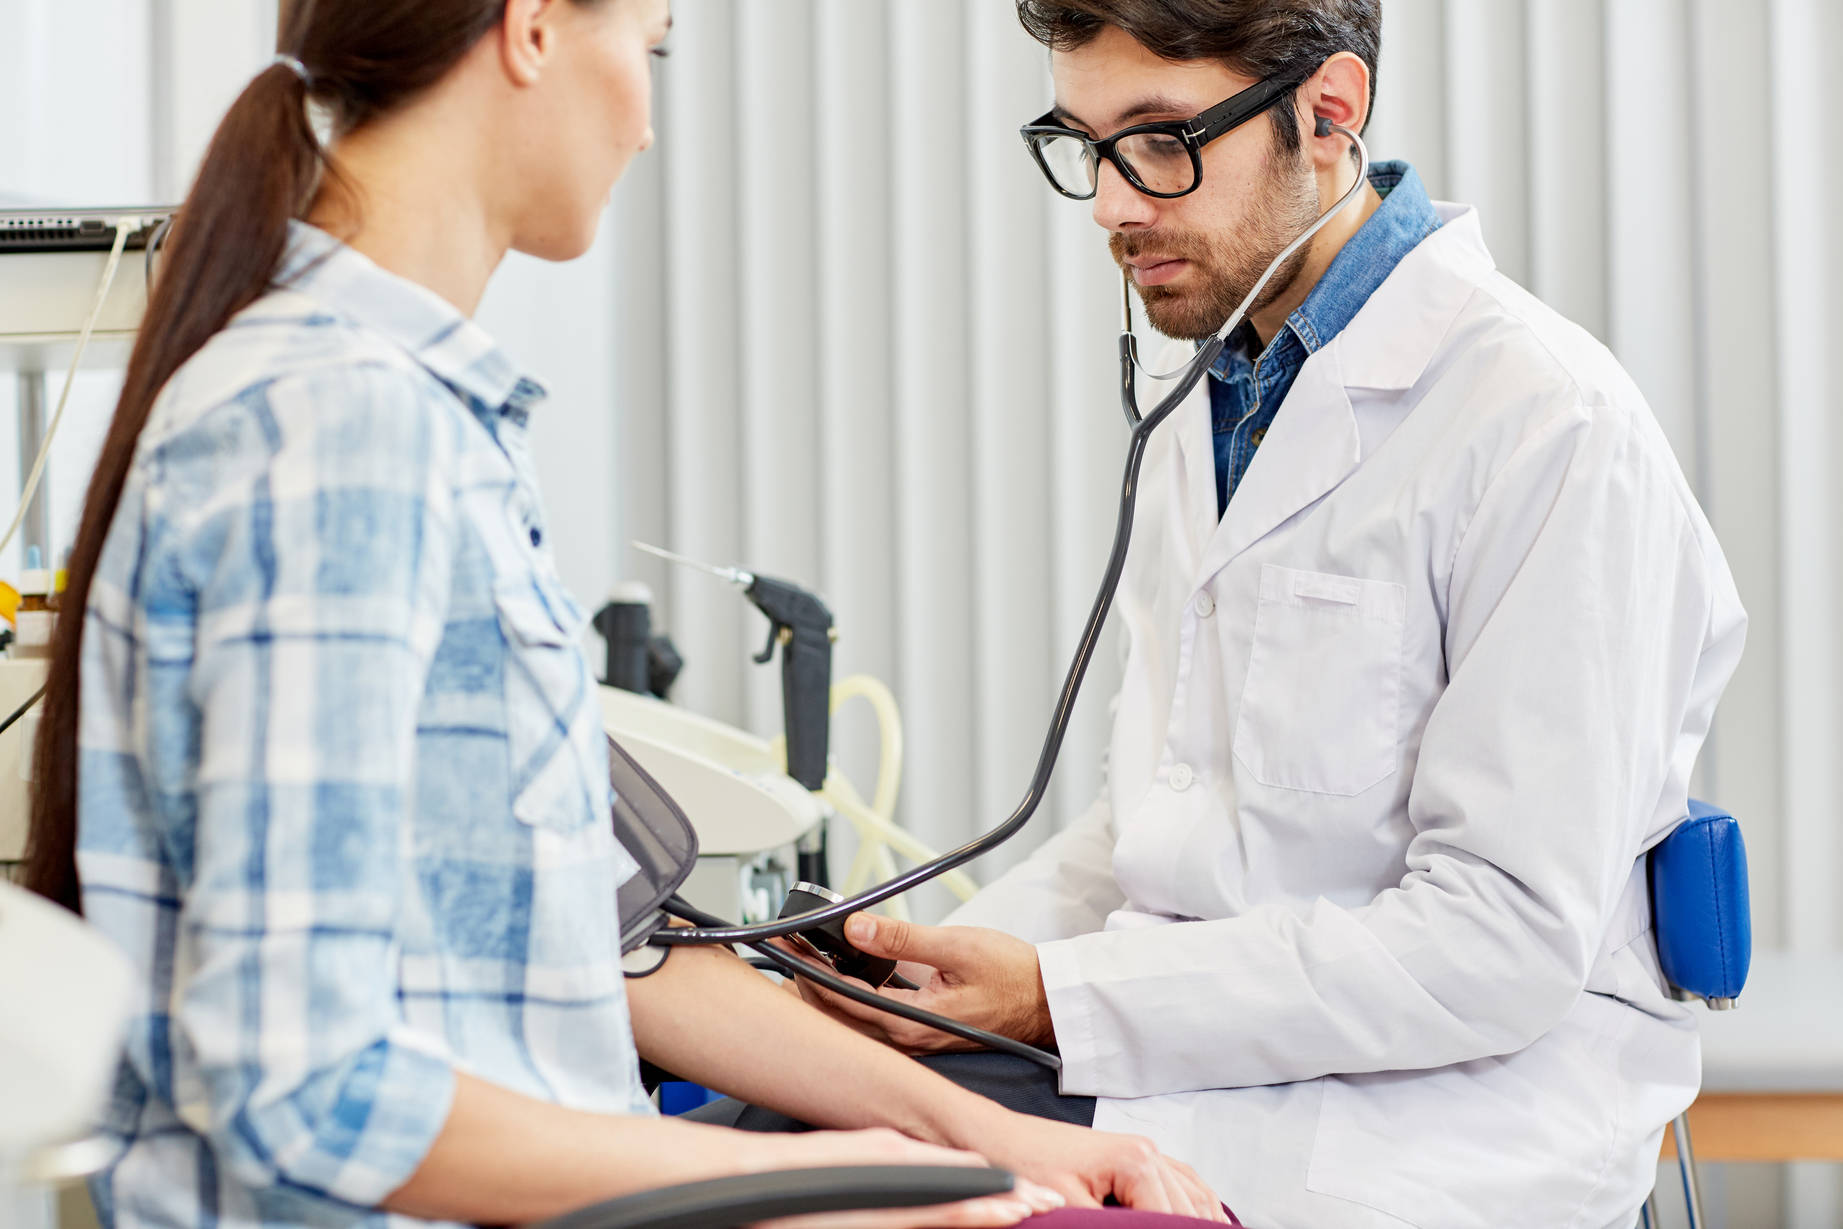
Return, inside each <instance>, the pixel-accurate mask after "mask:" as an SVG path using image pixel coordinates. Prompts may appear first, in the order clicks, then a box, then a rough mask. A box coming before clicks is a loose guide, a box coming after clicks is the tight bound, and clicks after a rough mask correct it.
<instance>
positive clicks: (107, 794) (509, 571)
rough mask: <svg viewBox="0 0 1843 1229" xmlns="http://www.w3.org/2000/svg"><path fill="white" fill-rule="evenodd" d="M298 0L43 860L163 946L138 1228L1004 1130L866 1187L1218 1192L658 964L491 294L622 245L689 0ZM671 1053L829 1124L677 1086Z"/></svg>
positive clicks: (248, 153)
mask: <svg viewBox="0 0 1843 1229" xmlns="http://www.w3.org/2000/svg"><path fill="white" fill-rule="evenodd" d="M283 10H284V11H283V17H282V35H281V43H282V46H283V48H284V49H285V51H286V53H287V54H286V55H285V56H282V57H278V58H277V61H276V63H275V64H273V65H272V66H271V67H269V68H268V69H267V70H266V71H265V72H263V73H262V74H261V75H260V76H258V77H257V78H256V79H255V80H253V81H252V82H251V83H250V85H249V86H248V88H247V89H245V90H244V92H243V94H242V96H241V97H240V98H238V99H237V101H236V103H235V105H234V106H233V107H232V108H231V110H230V112H229V114H228V115H227V116H226V118H225V120H224V122H223V125H222V126H221V127H220V128H219V130H218V133H217V135H216V138H215V139H214V141H213V143H212V145H211V148H210V151H209V154H208V155H207V157H206V160H205V163H204V167H203V169H202V171H201V172H200V175H199V178H198V182H197V183H196V185H195V186H194V188H193V190H192V193H191V195H190V196H189V197H188V199H187V200H186V202H185V205H184V207H183V209H182V210H181V211H180V213H179V215H178V220H177V223H176V225H175V226H174V229H173V232H172V235H171V237H170V240H169V242H168V243H167V245H166V248H165V253H164V255H163V256H162V258H161V261H160V266H159V270H158V272H159V277H158V281H157V283H156V285H155V287H154V290H153V296H152V301H151V304H150V307H149V310H148V313H147V319H146V323H145V325H144V327H143V329H142V332H141V334H140V337H139V339H138V342H137V344H136V347H135V351H134V355H133V358H132V361H131V363H130V366H129V370H128V375H127V382H126V385H125V387H124V389H123V392H122V396H121V401H120V404H119V407H118V408H117V411H116V414H115V418H114V421H113V424H112V426H111V428H110V432H109V436H108V440H107V443H106V445H105V447H104V449H103V453H102V458H101V461H100V463H99V465H98V467H97V470H96V474H95V478H94V481H93V482H92V484H91V486H90V490H89V495H88V501H87V504H86V506H85V510H84V516H83V521H82V528H81V531H80V533H79V536H78V538H77V541H76V544H75V547H74V552H73V557H72V560H71V569H70V589H69V591H68V594H67V597H66V601H65V605H64V610H65V612H66V613H65V617H64V618H63V619H62V620H61V624H60V627H59V629H58V633H57V640H56V645H55V660H54V663H53V667H52V685H51V689H50V692H49V694H48V697H47V700H46V709H45V714H44V720H43V722H42V725H41V734H40V741H39V744H38V748H37V772H38V777H37V779H38V781H39V782H40V792H39V794H38V798H37V802H36V813H35V815H34V820H33V824H34V841H33V851H32V861H31V866H30V880H31V882H32V884H33V886H35V887H37V888H38V889H39V890H40V891H41V892H43V893H45V894H46V895H49V896H51V897H53V898H54V899H60V900H63V901H64V902H65V903H67V904H70V905H72V906H76V905H78V904H79V903H80V904H81V906H82V908H83V909H84V911H85V912H86V913H87V914H88V916H89V917H90V919H91V920H92V921H93V922H94V923H95V924H96V925H98V926H100V927H101V928H102V929H103V930H104V931H106V932H107V933H108V934H110V935H111V936H112V937H113V938H114V939H115V940H116V941H117V942H118V943H119V944H120V945H121V946H122V947H123V948H124V949H126V950H127V951H128V952H129V953H130V955H131V956H132V957H133V959H134V960H135V961H136V962H137V964H138V966H139V969H140V971H141V975H142V977H143V990H144V997H143V998H142V1000H141V1003H140V1008H139V1012H138V1017H137V1019H136V1020H135V1022H134V1025H133V1029H132V1032H131V1034H130V1037H129V1041H128V1048H127V1059H126V1061H125V1062H124V1064H123V1066H122V1068H121V1073H120V1077H119V1081H118V1084H117V1087H116V1091H115V1095H114V1098H113V1104H112V1106H111V1108H110V1110H109V1115H108V1121H107V1124H106V1125H107V1129H108V1130H109V1131H110V1132H111V1133H112V1134H113V1135H114V1136H116V1137H117V1138H118V1139H119V1141H120V1144H121V1151H120V1154H119V1157H118V1159H117V1160H116V1161H115V1163H114V1164H113V1165H112V1167H111V1168H110V1169H108V1170H107V1171H106V1172H105V1173H104V1174H103V1175H102V1176H101V1177H100V1178H99V1179H98V1180H97V1181H96V1183H95V1193H96V1195H97V1202H98V1205H99V1208H100V1211H101V1213H102V1216H103V1219H104V1222H105V1224H109V1225H113V1226H116V1227H117V1229H128V1227H129V1226H135V1227H138V1226H175V1227H177V1226H184V1227H188V1229H190V1227H203V1226H217V1225H237V1226H257V1225H275V1226H280V1225H284V1224H286V1225H308V1226H350V1225H360V1224H382V1223H384V1221H385V1220H387V1219H388V1218H389V1216H390V1214H393V1213H396V1214H403V1215H405V1216H410V1217H421V1218H428V1219H435V1220H449V1221H462V1222H473V1223H484V1224H503V1223H508V1222H515V1221H527V1220H532V1219H536V1218H540V1217H545V1216H550V1215H553V1214H556V1213H560V1212H563V1211H565V1210H568V1209H571V1208H575V1207H579V1206H581V1205H584V1204H589V1203H593V1202H596V1201H598V1200H602V1199H606V1198H609V1197H612V1196H617V1195H621V1194H625V1193H629V1192H634V1191H639V1190H643V1189H646V1188H650V1187H657V1186H662V1185H666V1184H670V1183H677V1182H683V1181H687V1180H691V1179H698V1178H708V1177H714V1176H718V1175H724V1174H739V1173H747V1172H754V1171H760V1170H766V1169H776V1168H788V1167H807V1166H825V1165H846V1164H874V1163H891V1162H896V1163H917V1164H939V1163H959V1164H980V1163H982V1161H989V1162H991V1163H992V1164H995V1165H999V1166H1002V1167H1004V1168H1008V1169H1011V1170H1013V1171H1015V1172H1017V1173H1018V1174H1020V1175H1023V1176H1024V1177H1026V1178H1027V1179H1029V1180H1030V1181H1026V1182H1021V1183H1020V1185H1019V1188H1018V1190H1017V1192H1016V1193H1014V1194H1013V1195H1010V1196H1005V1197H1000V1198H995V1199H990V1200H982V1201H973V1202H970V1203H966V1204H959V1205H952V1206H949V1207H946V1208H938V1209H928V1210H924V1211H900V1212H885V1213H876V1214H869V1215H865V1216H859V1217H855V1218H853V1217H850V1216H846V1217H845V1219H844V1220H837V1219H835V1220H834V1224H844V1223H852V1224H860V1225H871V1226H878V1227H881V1229H898V1227H900V1226H904V1225H910V1224H945V1225H961V1226H984V1225H1003V1224H1009V1223H1012V1222H1014V1221H1016V1220H1019V1219H1021V1218H1023V1217H1024V1216H1027V1215H1029V1214H1031V1213H1032V1212H1036V1211H1042V1210H1044V1209H1048V1208H1051V1207H1053V1206H1057V1205H1059V1204H1062V1203H1064V1202H1066V1203H1068V1204H1070V1205H1075V1206H1083V1205H1086V1206H1092V1205H1095V1204H1098V1203H1099V1202H1100V1201H1101V1200H1102V1199H1104V1198H1106V1197H1108V1196H1109V1195H1112V1196H1115V1197H1117V1198H1118V1199H1119V1200H1120V1201H1121V1202H1123V1203H1127V1204H1130V1205H1133V1206H1135V1207H1139V1208H1144V1209H1152V1210H1159V1211H1175V1212H1181V1213H1188V1214H1191V1215H1195V1216H1203V1217H1209V1218H1211V1219H1216V1220H1220V1219H1221V1218H1222V1214H1221V1210H1220V1207H1219V1205H1218V1204H1217V1203H1216V1201H1215V1199H1214V1198H1213V1196H1212V1195H1211V1194H1210V1193H1209V1192H1208V1190H1207V1189H1206V1188H1205V1187H1204V1186H1203V1185H1202V1183H1201V1182H1200V1181H1199V1180H1198V1179H1197V1178H1196V1176H1195V1175H1194V1174H1193V1173H1191V1172H1190V1171H1189V1170H1188V1169H1187V1168H1185V1167H1183V1166H1181V1165H1178V1164H1175V1163H1173V1162H1171V1161H1168V1160H1166V1159H1164V1158H1162V1157H1160V1156H1159V1155H1158V1154H1157V1153H1156V1151H1155V1150H1154V1149H1153V1148H1152V1147H1151V1146H1150V1145H1149V1144H1147V1143H1146V1142H1145V1141H1143V1140H1139V1139H1134V1138H1129V1137H1125V1136H1108V1135H1101V1134H1096V1133H1094V1132H1091V1131H1086V1130H1082V1129H1079V1128H1074V1127H1070V1126H1067V1125H1065V1124H1060V1123H1053V1122H1047V1121H1042V1120H1039V1119H1033V1118H1026V1117H1021V1116H1019V1115H1015V1114H1012V1113H1009V1112H1007V1111H1004V1110H1002V1109H1000V1108H999V1107H998V1106H997V1105H996V1104H994V1103H992V1102H990V1101H987V1100H985V1099H983V1098H980V1097H977V1096H975V1095H973V1094H970V1093H966V1092H964V1091H962V1090H960V1089H958V1088H956V1087H954V1086H953V1085H952V1084H950V1083H948V1082H947V1081H946V1080H944V1079H941V1078H939V1077H938V1076H935V1075H933V1074H931V1073H930V1072H928V1071H927V1070H926V1069H924V1068H923V1067H922V1066H920V1065H918V1064H916V1063H914V1062H912V1061H910V1060H909V1059H906V1058H903V1057H901V1056H900V1055H897V1054H895V1053H894V1052H892V1051H890V1050H888V1049H887V1048H885V1047H883V1046H880V1045H878V1044H876V1043H875V1042H872V1041H870V1040H868V1039H866V1038H863V1037H860V1036H858V1035H856V1034H855V1033H852V1032H850V1031H848V1030H847V1029H845V1028H843V1027H841V1026H839V1025H836V1024H834V1023H832V1022H830V1021H829V1020H827V1019H826V1018H824V1017H823V1016H821V1015H820V1014H818V1013H817V1012H815V1011H813V1010H811V1009H810V1008H808V1007H806V1006H804V1005H803V1004H802V1003H800V1002H799V1001H798V1000H797V999H796V998H795V997H793V996H790V995H787V994H784V993H780V992H777V991H776V990H775V989H774V988H773V987H772V986H771V985H770V984H769V983H768V982H767V981H766V980H765V979H764V978H762V977H761V976H760V975H759V974H757V973H756V972H754V971H753V970H751V969H750V968H749V967H748V966H746V965H745V964H743V963H742V961H740V960H739V959H737V958H736V956H734V955H733V954H732V953H730V952H729V951H727V950H721V949H710V948H702V949H695V950H681V951H678V952H677V953H675V954H674V955H673V956H672V957H671V959H670V960H669V961H668V962H667V963H666V965H665V967H664V968H663V969H662V970H661V971H659V972H658V973H656V974H655V975H653V976H651V977H648V978H645V979H644V980H636V981H633V982H630V983H624V981H623V978H622V973H621V967H620V954H619V950H618V929H617V925H616V918H615V916H614V908H613V905H614V900H615V889H616V887H617V885H618V884H619V883H620V882H622V880H623V879H624V878H625V876H626V875H627V874H629V873H631V870H632V866H633V864H632V863H631V862H630V861H629V859H628V858H627V855H626V854H625V853H624V852H623V850H622V849H621V848H620V846H619V845H618V844H617V843H616V842H615V840H614V838H613V836H612V833H611V830H610V825H609V819H608V807H609V798H608V774H607V764H606V760H605V756H606V748H605V746H604V744H603V735H602V732H601V729H600V720H599V706H598V703H597V699H596V692H595V680H594V678H593V677H592V675H591V674H590V671H589V668H588V665H587V662H586V660H585V658H584V656H583V653H582V651H581V649H580V647H579V645H578V640H579V635H580V633H581V631H582V627H583V614H582V611H581V610H580V608H579V607H578V606H577V605H576V604H575V602H573V601H572V600H571V599H570V597H569V596H568V595H567V594H566V593H565V592H564V591H563V589H562V587H561V586H560V585H559V583H558V580H557V575H556V570H555V566H554V562H553V560H552V557H551V553H550V542H549V537H548V534H549V532H550V527H549V523H548V522H547V520H546V518H545V514H544V510H543V507H542V505H541V503H540V502H539V499H538V493H537V488H536V486H535V484H534V482H533V479H532V467H531V460H530V452H529V446H528V443H527V439H526V423H527V417H528V415H530V414H531V413H534V412H536V413H542V412H543V411H542V409H541V408H539V405H538V403H539V402H540V401H541V400H542V399H543V392H542V389H541V388H539V386H538V385H537V384H536V383H534V382H533V381H532V380H530V379H528V378H527V377H525V376H524V375H523V374H522V373H521V372H520V371H519V369H518V368H517V367H516V366H515V365H514V363H513V362H512V360H511V359H510V358H509V357H508V356H507V355H506V354H505V353H504V352H503V351H502V350H500V349H499V348H498V347H497V346H496V345H495V344H494V342H493V340H492V339H491V338H490V337H488V336H487V335H486V334H485V333H484V332H482V331H481V330H480V329H479V328H478V327H477V326H476V325H474V324H473V323H472V322H471V320H470V319H469V317H470V315H471V313H472V312H473V310H474V308H475V305H476V304H477V303H478V302H479V299H480V296H481V293H482V292H483V291H484V289H485V287H486V283H487V279H488V278H489V277H490V276H491V274H492V272H493V270H494V268H495V267H496V266H497V265H498V264H499V262H500V260H501V258H502V257H503V256H504V255H505V253H506V252H507V250H509V249H516V250H518V251H522V252H529V253H532V254H534V255H537V256H541V257H545V258H548V259H552V260H566V259H569V258H571V257H574V256H577V255H579V254H581V253H582V252H583V251H585V250H586V249H587V248H588V247H589V245H590V242H591V240H592V239H593V237H594V234H595V227H596V224H597V220H598V219H599V217H600V216H601V213H602V210H603V206H604V204H605V202H606V201H607V198H608V193H609V191H610V189H611V188H612V187H613V185H614V183H615V181H616V179H618V178H619V176H620V175H621V173H622V171H623V169H624V168H625V167H626V165H627V163H628V161H629V160H630V159H631V158H632V157H633V156H634V154H636V153H637V152H639V151H640V150H643V149H645V148H646V147H647V145H648V144H649V143H650V142H651V140H652V133H651V130H650V127H649V118H648V95H649V86H650V81H649V61H648V58H647V57H648V52H649V51H651V50H653V49H655V48H656V46H657V44H658V43H659V41H660V40H661V39H662V38H663V37H664V36H665V33H666V29H667V26H668V25H669V17H668V15H667V12H666V8H665V4H664V2H663V0H295V2H294V3H292V4H286V3H285V4H284V5H283ZM316 120H317V121H320V122H323V123H324V124H325V125H326V126H327V129H328V130H330V132H331V134H332V139H331V140H330V142H329V145H330V148H328V149H326V150H324V151H323V150H322V149H321V147H320V145H319V143H318V142H317V140H316V137H315V130H314V127H313V123H314V122H316ZM79 701H80V702H79ZM79 871H80V872H81V874H80V878H79V874H78V872H79ZM79 882H80V884H81V887H80V888H79ZM636 1051H638V1053H639V1054H642V1055H645V1056H646V1057H647V1058H649V1059H651V1060H653V1061H655V1062H657V1063H659V1064H661V1065H663V1066H665V1067H668V1068H670V1069H671V1070H673V1071H676V1072H680V1073H682V1074H683V1075H685V1076H686V1077H688V1078H691V1079H695V1080H698V1081H700V1082H702V1083H704V1084H707V1085H710V1086H712V1087H715V1088H720V1089H723V1090H724V1091H726V1092H730V1093H732V1094H734V1095H736V1096H738V1097H741V1098H743V1099H745V1100H748V1101H751V1102H754V1103H757V1104H761V1105H767V1106H772V1107H774V1108H776V1109H779V1110H782V1111H784V1112H786V1113H788V1114H790V1115H793V1116H796V1117H798V1118H800V1119H802V1120H804V1121H809V1122H814V1123H818V1124H822V1125H824V1126H827V1127H832V1128H840V1129H838V1130H832V1131H825V1132H820V1133H815V1134H812V1135H807V1136H763V1135H754V1134H747V1133H743V1132H738V1131H732V1130H727V1129H724V1128H721V1127H715V1126H703V1125H699V1124H695V1123H687V1122H681V1121H675V1120H663V1119H660V1118H659V1117H657V1116H655V1115H654V1113H653V1111H652V1109H651V1106H650V1103H649V1101H648V1099H647V1097H646V1094H645V1092H644V1090H643V1089H642V1088H641V1086H640V1082H639V1076H638V1073H637V1070H636V1065H637V1064H636V1058H635V1054H636ZM891 1128H893V1129H891Z"/></svg>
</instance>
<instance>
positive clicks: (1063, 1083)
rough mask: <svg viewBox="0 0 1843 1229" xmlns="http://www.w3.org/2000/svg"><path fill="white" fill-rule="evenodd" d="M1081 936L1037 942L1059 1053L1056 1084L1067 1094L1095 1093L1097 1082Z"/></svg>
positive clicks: (1097, 1062)
mask: <svg viewBox="0 0 1843 1229" xmlns="http://www.w3.org/2000/svg"><path fill="white" fill-rule="evenodd" d="M1078 942H1080V939H1079V938H1077V939H1057V940H1054V941H1052V942H1049V943H1039V944H1037V971H1038V972H1039V973H1040V974H1041V975H1042V977H1043V996H1044V998H1046V999H1048V1000H1049V1018H1050V1025H1051V1026H1052V1027H1053V1028H1054V1029H1055V1030H1056V1048H1057V1050H1058V1051H1059V1052H1060V1053H1061V1055H1062V1071H1061V1074H1060V1077H1059V1081H1060V1083H1059V1088H1060V1091H1061V1092H1062V1094H1063V1095H1064V1096H1067V1097H1091V1096H1095V1095H1097V1094H1096V1090H1097V1089H1098V1088H1099V1086H1100V1076H1099V1072H1100V1046H1099V1044H1098V1041H1097V1039H1096V1037H1095V1030H1094V1003H1093V998H1092V995H1091V992H1090V991H1089V989H1088V986H1087V984H1086V983H1085V982H1084V981H1083V980H1082V976H1081V957H1080V956H1079V955H1078V954H1077V953H1076V950H1075V945H1076V944H1077V943H1078Z"/></svg>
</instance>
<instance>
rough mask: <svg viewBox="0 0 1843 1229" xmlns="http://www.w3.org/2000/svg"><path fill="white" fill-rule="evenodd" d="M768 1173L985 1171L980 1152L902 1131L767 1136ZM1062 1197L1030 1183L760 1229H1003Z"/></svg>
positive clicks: (764, 1159) (763, 1155)
mask: <svg viewBox="0 0 1843 1229" xmlns="http://www.w3.org/2000/svg"><path fill="white" fill-rule="evenodd" d="M759 1141H760V1149H759V1151H760V1156H759V1157H758V1158H753V1162H752V1163H755V1164H759V1165H760V1166H761V1168H763V1169H818V1168H825V1167H828V1166H833V1165H955V1166H969V1167H976V1166H983V1165H985V1164H986V1161H985V1158H984V1157H981V1156H979V1155H978V1154H977V1153H972V1152H962V1151H958V1150H955V1149H952V1148H940V1147H936V1146H935V1145H933V1144H923V1143H917V1142H916V1141H915V1140H912V1139H910V1138H908V1137H907V1136H906V1135H903V1134H901V1133H900V1132H897V1131H891V1130H885V1129H873V1130H868V1131H814V1132H811V1133H810V1134H805V1135H763V1136H760V1137H759ZM1064 1202H1065V1201H1064V1199H1063V1197H1062V1196H1061V1195H1060V1194H1058V1193H1057V1192H1056V1191H1053V1190H1051V1189H1049V1188H1048V1187H1043V1186H1038V1185H1037V1184H1036V1183H1034V1182H1032V1181H1030V1180H1029V1179H1028V1178H1022V1177H1020V1178H1018V1180H1017V1186H1016V1188H1015V1189H1013V1190H1011V1191H1009V1192H1007V1193H1005V1194H1002V1195H988V1196H984V1197H982V1198H978V1199H965V1200H961V1201H960V1202H958V1203H946V1204H939V1205H936V1206H933V1207H920V1208H871V1209H864V1210H856V1211H850V1212H822V1213H815V1214H811V1215H806V1216H784V1217H781V1218H780V1219H778V1220H769V1221H762V1222H760V1223H759V1227H758V1229H1004V1227H1005V1226H1008V1225H1015V1224H1017V1223H1018V1222H1019V1221H1021V1220H1025V1219H1027V1218H1028V1217H1031V1216H1034V1215H1036V1214H1037V1213H1039V1212H1048V1211H1050V1210H1051V1209H1053V1208H1059V1207H1062V1206H1063V1204H1064Z"/></svg>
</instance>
